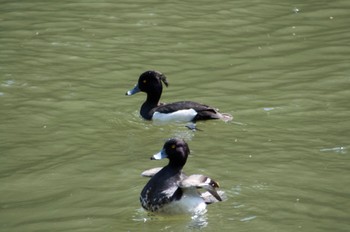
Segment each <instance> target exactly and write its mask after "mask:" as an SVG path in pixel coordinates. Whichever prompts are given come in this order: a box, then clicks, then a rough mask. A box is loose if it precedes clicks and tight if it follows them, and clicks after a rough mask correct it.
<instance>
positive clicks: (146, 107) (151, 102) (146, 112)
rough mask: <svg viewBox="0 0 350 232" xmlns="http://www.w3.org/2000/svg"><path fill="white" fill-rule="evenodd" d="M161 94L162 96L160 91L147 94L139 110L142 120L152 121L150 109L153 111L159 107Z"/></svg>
mask: <svg viewBox="0 0 350 232" xmlns="http://www.w3.org/2000/svg"><path fill="white" fill-rule="evenodd" d="M161 94H162V90H160V91H157V92H153V93H152V94H149V93H147V98H146V101H145V102H144V103H143V104H142V106H141V110H140V112H141V116H142V117H143V118H144V119H147V120H151V119H152V115H153V113H154V112H153V111H152V109H154V108H155V107H157V106H158V105H159V100H160V96H161Z"/></svg>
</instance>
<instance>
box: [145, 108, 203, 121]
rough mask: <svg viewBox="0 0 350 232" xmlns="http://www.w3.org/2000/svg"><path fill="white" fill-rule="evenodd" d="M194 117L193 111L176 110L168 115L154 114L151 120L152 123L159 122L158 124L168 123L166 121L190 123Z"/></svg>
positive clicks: (194, 112) (195, 113)
mask: <svg viewBox="0 0 350 232" xmlns="http://www.w3.org/2000/svg"><path fill="white" fill-rule="evenodd" d="M196 115H197V112H196V111H195V110H194V109H186V110H178V111H175V112H173V113H168V114H164V113H159V112H154V114H153V117H152V119H153V120H154V121H160V122H168V121H175V122H189V121H192V119H193V118H194V117H195V116H196Z"/></svg>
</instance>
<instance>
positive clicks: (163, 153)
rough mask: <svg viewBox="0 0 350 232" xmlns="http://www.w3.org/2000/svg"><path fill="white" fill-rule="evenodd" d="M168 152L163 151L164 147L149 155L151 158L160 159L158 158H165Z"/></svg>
mask: <svg viewBox="0 0 350 232" xmlns="http://www.w3.org/2000/svg"><path fill="white" fill-rule="evenodd" d="M167 157H168V154H167V153H166V152H165V149H162V150H161V151H160V152H158V153H157V154H154V155H153V156H152V157H151V160H160V159H164V158H167Z"/></svg>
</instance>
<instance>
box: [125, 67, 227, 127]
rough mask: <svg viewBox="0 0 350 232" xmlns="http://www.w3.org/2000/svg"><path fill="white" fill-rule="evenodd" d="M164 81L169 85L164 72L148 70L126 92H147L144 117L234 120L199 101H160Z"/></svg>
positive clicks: (194, 120) (167, 119) (164, 119)
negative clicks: (167, 102) (166, 102)
mask: <svg viewBox="0 0 350 232" xmlns="http://www.w3.org/2000/svg"><path fill="white" fill-rule="evenodd" d="M162 82H163V83H164V85H165V86H166V87H168V85H169V83H168V81H167V80H166V77H165V75H164V74H162V73H161V72H158V71H146V72H144V73H142V74H141V75H140V77H139V80H138V83H137V84H136V85H135V87H134V88H133V89H131V90H129V91H127V92H126V95H128V96H130V95H133V94H135V93H138V92H145V93H146V94H147V99H146V101H145V102H144V103H143V104H142V106H141V109H140V114H141V116H142V117H143V118H144V119H146V120H157V121H179V122H196V121H198V120H208V119H222V120H224V121H230V120H232V116H231V115H230V114H226V113H219V112H218V110H217V109H214V108H212V107H210V106H207V105H203V104H200V103H197V102H192V101H179V102H174V103H169V104H165V103H160V102H159V100H160V97H161V95H162V91H163V85H162Z"/></svg>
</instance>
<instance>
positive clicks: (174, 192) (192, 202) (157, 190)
mask: <svg viewBox="0 0 350 232" xmlns="http://www.w3.org/2000/svg"><path fill="white" fill-rule="evenodd" d="M189 154H190V149H189V146H188V144H187V143H186V142H185V141H184V140H183V139H179V138H172V139H169V140H167V141H166V142H165V144H164V146H163V148H162V149H161V151H160V152H158V153H157V154H155V155H153V156H152V157H151V160H160V159H164V158H168V159H169V163H168V164H167V165H166V166H165V167H163V168H153V169H150V170H146V171H144V172H143V173H142V174H141V175H142V176H145V177H150V178H151V179H150V180H149V181H148V183H147V184H146V185H145V186H144V188H143V190H142V191H141V194H140V202H141V206H142V207H143V208H144V209H145V210H146V211H149V212H153V213H165V214H183V213H190V214H203V213H205V212H206V206H207V205H208V204H211V203H214V202H219V201H222V200H223V197H224V192H223V191H217V190H216V189H217V188H219V184H218V182H216V181H214V180H212V179H211V178H209V177H207V176H204V175H201V174H193V175H190V176H187V175H186V174H185V173H184V172H183V171H182V168H183V167H184V165H185V164H186V161H187V157H188V155H189ZM199 189H204V191H205V190H206V191H205V192H203V191H199Z"/></svg>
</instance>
